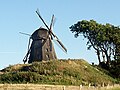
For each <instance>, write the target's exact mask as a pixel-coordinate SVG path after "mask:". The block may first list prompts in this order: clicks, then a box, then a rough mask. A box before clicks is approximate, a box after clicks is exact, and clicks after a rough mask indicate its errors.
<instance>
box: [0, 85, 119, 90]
mask: <svg viewBox="0 0 120 90" xmlns="http://www.w3.org/2000/svg"><path fill="white" fill-rule="evenodd" d="M114 87H120V86H119V85H114V86H109V85H108V86H106V87H99V86H98V87H94V86H82V85H80V86H64V85H41V84H0V90H107V89H111V88H114Z"/></svg>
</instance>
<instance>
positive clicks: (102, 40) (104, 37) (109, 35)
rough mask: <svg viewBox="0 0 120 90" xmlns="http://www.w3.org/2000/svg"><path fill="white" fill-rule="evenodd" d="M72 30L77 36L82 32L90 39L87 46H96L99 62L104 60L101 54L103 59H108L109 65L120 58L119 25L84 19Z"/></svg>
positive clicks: (73, 26)
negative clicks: (112, 60)
mask: <svg viewBox="0 0 120 90" xmlns="http://www.w3.org/2000/svg"><path fill="white" fill-rule="evenodd" d="M70 30H71V31H72V33H74V35H75V37H76V38H77V37H78V36H79V35H81V34H82V35H83V37H84V38H86V39H87V40H88V41H87V46H88V47H87V48H88V49H91V47H93V48H94V50H95V51H96V53H97V56H98V60H99V63H101V62H102V61H101V57H100V55H102V57H103V61H105V59H106V61H107V65H109V64H110V62H111V59H113V58H114V59H115V60H120V28H119V27H118V26H114V25H112V24H109V23H106V24H105V25H104V24H99V23H97V22H96V21H94V20H90V21H87V20H82V21H78V22H77V23H76V24H74V25H72V26H71V27H70Z"/></svg>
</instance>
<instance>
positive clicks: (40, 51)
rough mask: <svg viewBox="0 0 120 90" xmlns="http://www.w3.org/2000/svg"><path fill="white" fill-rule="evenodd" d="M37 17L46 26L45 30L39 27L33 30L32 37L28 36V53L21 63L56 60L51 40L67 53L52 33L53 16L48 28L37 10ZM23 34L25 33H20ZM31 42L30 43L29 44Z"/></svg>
mask: <svg viewBox="0 0 120 90" xmlns="http://www.w3.org/2000/svg"><path fill="white" fill-rule="evenodd" d="M36 13H37V15H38V16H39V18H40V19H41V21H42V22H43V24H44V25H45V26H46V28H42V27H40V28H39V29H37V30H35V31H34V32H33V34H32V35H29V34H27V35H29V36H30V38H29V43H28V52H27V54H26V55H25V57H24V59H23V62H24V63H26V62H28V63H32V62H34V61H49V60H55V59H57V56H56V53H55V50H54V45H53V43H52V40H55V41H56V42H57V44H58V45H59V46H60V47H61V48H62V49H63V50H64V51H65V52H67V49H66V48H65V46H64V45H63V44H62V42H61V41H60V40H59V39H58V37H57V36H56V35H55V34H54V33H53V32H52V26H53V22H54V15H53V16H52V19H51V23H50V27H49V26H48V25H47V24H46V23H45V21H44V19H43V18H42V17H41V16H40V13H39V10H38V9H37V11H36ZM21 34H25V33H21ZM31 40H32V42H31Z"/></svg>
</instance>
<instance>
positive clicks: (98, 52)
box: [97, 50, 101, 64]
mask: <svg viewBox="0 0 120 90" xmlns="http://www.w3.org/2000/svg"><path fill="white" fill-rule="evenodd" d="M97 56H98V61H99V64H100V63H101V60H100V51H99V50H97Z"/></svg>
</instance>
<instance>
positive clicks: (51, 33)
mask: <svg viewBox="0 0 120 90" xmlns="http://www.w3.org/2000/svg"><path fill="white" fill-rule="evenodd" d="M36 13H37V15H38V16H39V18H40V19H41V20H42V22H43V23H44V25H45V26H46V27H47V29H48V31H49V32H50V35H51V36H53V37H54V38H56V41H57V42H58V44H59V45H60V46H61V47H62V48H63V50H64V51H65V52H67V49H66V48H65V46H64V45H63V44H62V42H61V41H60V40H59V39H58V37H57V36H56V35H55V34H54V33H53V32H52V30H51V27H50V28H49V27H48V25H47V24H46V23H45V21H44V20H43V18H42V17H41V15H40V13H39V10H38V9H37V11H36ZM53 18H54V16H53V17H52V19H53ZM51 26H52V25H51Z"/></svg>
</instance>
